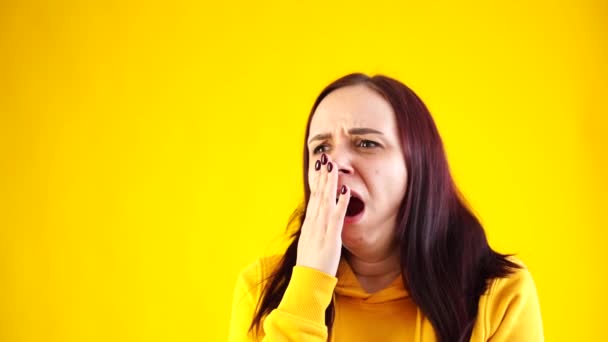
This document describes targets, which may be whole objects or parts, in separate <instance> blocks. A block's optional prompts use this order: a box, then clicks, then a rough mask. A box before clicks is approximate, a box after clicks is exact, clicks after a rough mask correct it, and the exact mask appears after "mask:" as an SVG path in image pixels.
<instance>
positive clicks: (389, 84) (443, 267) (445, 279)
mask: <svg viewBox="0 0 608 342" xmlns="http://www.w3.org/2000/svg"><path fill="white" fill-rule="evenodd" d="M357 84H363V85H366V86H368V87H369V88H371V89H372V90H374V91H376V92H378V93H379V94H380V95H381V96H383V97H384V99H385V100H386V101H387V102H389V103H390V105H391V106H392V108H393V111H394V113H395V116H396V121H397V127H398V131H399V135H400V136H399V138H400V141H401V146H403V157H404V159H405V162H406V167H407V174H408V179H407V190H406V194H405V197H404V199H403V202H402V203H401V205H400V208H399V212H398V216H397V225H396V227H395V229H396V230H395V236H396V238H397V244H398V248H399V249H400V261H401V274H402V277H403V283H404V284H405V286H406V288H407V290H408V292H409V294H410V296H411V298H412V300H413V301H414V302H415V303H416V305H417V306H418V307H419V308H420V310H421V311H422V312H423V314H424V315H425V316H426V317H427V318H428V319H429V321H430V322H431V324H432V325H433V328H434V330H435V333H436V335H437V337H438V338H439V340H440V341H443V342H451V341H467V340H469V339H470V336H471V332H472V328H473V325H474V323H475V320H476V317H477V305H478V302H479V297H480V296H481V295H482V294H483V293H484V292H485V291H486V288H487V286H488V284H489V283H490V281H491V280H492V279H494V278H499V277H505V276H507V275H508V274H510V273H511V272H512V271H513V270H514V269H516V268H519V266H518V265H517V264H515V263H513V262H511V261H510V260H508V257H509V256H510V255H505V254H499V253H497V252H495V251H494V250H492V249H491V248H490V246H489V245H488V241H487V239H486V235H485V232H484V230H483V227H482V226H481V224H480V222H479V220H478V219H477V218H476V217H475V215H474V214H473V212H472V211H471V209H470V208H469V207H468V206H467V204H466V202H465V200H464V199H463V197H462V195H461V194H460V192H459V191H458V189H457V187H456V185H455V183H454V180H453V178H452V176H451V174H450V170H449V166H448V161H447V158H446V154H445V151H444V147H443V143H442V141H441V137H440V136H439V132H438V130H437V127H436V126H435V122H434V121H433V118H432V117H431V114H430V113H429V110H428V109H427V107H426V106H425V104H424V103H423V102H422V100H421V99H420V98H419V97H418V96H417V95H416V94H415V93H414V92H413V91H412V90H411V89H409V88H408V87H407V86H406V85H404V84H402V83H401V82H399V81H397V80H395V79H392V78H389V77H386V76H383V75H376V76H373V77H369V76H367V75H364V74H360V73H355V74H350V75H347V76H344V77H342V78H340V79H338V80H336V81H334V82H333V83H331V84H330V85H328V86H327V87H326V88H325V89H323V91H322V92H321V94H320V95H319V96H318V97H317V99H316V101H315V103H314V105H313V107H312V109H311V111H310V115H309V117H308V123H307V125H306V134H305V136H304V137H305V139H307V138H308V135H309V130H310V123H311V121H312V116H313V114H314V112H315V110H316V108H317V106H318V105H319V103H320V102H321V101H322V100H323V99H324V98H325V97H326V96H327V95H328V94H329V93H331V92H332V91H334V90H336V89H338V88H342V87H346V86H351V85H357ZM308 156H309V153H308V148H307V144H306V143H304V165H303V166H304V169H303V175H304V194H305V197H304V203H303V206H301V207H299V208H298V209H296V211H295V212H294V214H293V215H292V216H291V218H290V226H291V225H292V224H294V223H295V224H296V226H297V229H296V230H295V232H293V233H292V235H291V238H292V239H293V240H292V241H291V243H290V245H289V246H288V247H287V250H286V251H285V254H284V255H283V257H282V259H281V260H280V261H279V263H278V265H277V267H276V269H275V270H274V272H273V273H272V274H271V275H270V276H269V278H268V279H267V281H266V282H265V283H264V285H263V288H262V293H261V296H260V299H259V301H258V305H257V308H256V311H255V314H254V317H253V320H252V323H251V326H250V332H253V333H254V334H257V333H258V331H259V330H260V329H261V325H262V320H263V318H264V317H265V316H266V315H268V314H269V313H270V312H271V311H272V310H273V309H275V308H277V307H278V306H279V302H280V301H281V299H282V297H283V294H284V293H285V290H286V289H287V285H288V284H289V280H290V279H291V274H292V269H293V267H294V266H295V264H296V255H297V246H298V239H299V237H300V231H301V227H302V223H303V222H304V219H305V218H306V217H305V215H306V206H307V205H308V201H309V198H310V186H309V184H308V177H307V174H308V167H309V158H308ZM333 316H334V303H333V301H332V302H331V304H330V305H329V307H328V308H327V310H326V312H325V323H326V325H327V326H328V328H329V331H330V333H331V326H332V324H333ZM404 324H406V322H404Z"/></svg>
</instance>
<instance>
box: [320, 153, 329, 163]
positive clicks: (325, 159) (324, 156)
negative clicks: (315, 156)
mask: <svg viewBox="0 0 608 342" xmlns="http://www.w3.org/2000/svg"><path fill="white" fill-rule="evenodd" d="M327 162H328V160H327V155H326V154H325V153H323V154H322V155H321V164H323V165H325V164H327Z"/></svg>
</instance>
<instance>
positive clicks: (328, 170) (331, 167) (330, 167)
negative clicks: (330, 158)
mask: <svg viewBox="0 0 608 342" xmlns="http://www.w3.org/2000/svg"><path fill="white" fill-rule="evenodd" d="M333 168H334V164H332V163H331V162H329V163H328V164H327V172H331V170H332V169H333Z"/></svg>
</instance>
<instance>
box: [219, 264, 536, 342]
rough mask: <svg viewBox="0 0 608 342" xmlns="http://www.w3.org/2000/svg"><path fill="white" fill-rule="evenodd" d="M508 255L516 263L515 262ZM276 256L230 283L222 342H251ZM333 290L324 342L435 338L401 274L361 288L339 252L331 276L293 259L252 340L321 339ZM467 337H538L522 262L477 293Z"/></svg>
mask: <svg viewBox="0 0 608 342" xmlns="http://www.w3.org/2000/svg"><path fill="white" fill-rule="evenodd" d="M512 260H513V261H514V262H516V263H518V264H520V265H522V266H523V264H522V263H521V261H519V260H517V259H515V258H512ZM278 261H279V257H278V256H275V257H267V258H262V259H260V260H258V261H256V262H255V263H253V264H251V265H250V266H249V267H247V268H245V269H244V270H243V271H242V272H241V274H240V276H239V278H238V280H237V284H236V288H235V293H234V302H233V306H232V317H231V322H230V332H229V341H230V342H246V341H255V339H254V338H253V337H252V336H251V335H250V334H248V329H249V325H250V324H251V320H252V318H253V314H254V311H255V308H256V305H257V302H258V298H259V296H260V292H261V289H262V286H261V281H262V280H263V279H266V278H267V277H268V275H269V274H270V273H271V272H272V271H273V269H274V267H275V266H276V264H277V262H278ZM334 295H335V316H334V324H333V327H332V332H331V336H330V341H334V342H343V341H344V342H346V341H348V342H356V341H387V342H391V341H399V342H404V341H415V342H430V341H437V337H436V335H435V332H434V330H433V327H432V325H431V323H430V321H429V320H428V319H427V318H426V317H425V316H424V315H423V313H422V312H421V311H420V310H419V309H418V307H417V306H416V304H415V303H414V302H413V301H412V299H411V298H410V297H409V295H408V293H407V291H406V290H405V287H404V286H403V281H402V279H401V276H399V277H397V278H396V279H395V280H394V281H393V282H392V283H391V284H390V285H389V286H388V287H386V288H385V289H383V290H380V291H378V292H375V293H372V294H370V293H367V292H365V290H363V289H362V288H361V285H360V284H359V282H358V280H357V278H356V276H355V274H354V273H353V271H352V269H351V268H350V265H349V264H348V262H346V261H345V260H344V258H343V259H342V260H341V261H340V265H339V267H338V273H337V275H336V277H333V276H330V275H328V274H326V273H323V272H320V271H317V270H314V269H311V268H307V267H302V266H295V267H294V269H293V274H292V277H291V280H290V282H289V285H288V287H287V290H286V291H285V295H284V296H283V299H282V300H281V303H280V304H279V307H278V308H277V309H275V310H273V311H272V312H271V313H270V314H269V315H268V316H267V317H266V318H265V319H264V321H263V327H264V329H263V331H261V332H260V334H259V337H258V338H259V340H260V341H264V342H275V341H310V342H317V341H319V342H320V341H327V338H328V332H327V327H326V326H325V309H326V308H327V306H328V305H329V303H330V301H331V299H332V296H334ZM471 341H472V342H480V341H493V342H501V341H516V342H520V341H522V342H523V341H532V342H536V341H544V338H543V327H542V321H541V316H540V308H539V304H538V298H537V294H536V288H535V286H534V282H533V280H532V277H531V276H530V273H529V272H528V270H527V269H525V268H523V269H519V270H517V271H515V273H513V274H511V275H510V276H509V277H507V278H499V279H495V280H494V281H493V282H492V283H491V285H490V286H489V287H488V290H487V291H486V293H485V294H484V295H482V296H481V297H480V299H479V309H478V316H477V321H476V323H475V326H474V328H473V333H472V335H471Z"/></svg>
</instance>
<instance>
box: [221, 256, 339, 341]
mask: <svg viewBox="0 0 608 342" xmlns="http://www.w3.org/2000/svg"><path fill="white" fill-rule="evenodd" d="M262 268H263V267H262V264H261V263H260V262H258V263H256V264H255V265H253V266H250V267H248V268H247V269H245V270H244V271H243V272H241V274H240V276H239V278H238V280H237V284H236V286H235V292H234V299H233V305H232V316H231V320H230V331H229V338H228V340H229V341H230V342H249V341H255V340H256V339H255V338H254V337H253V336H252V335H251V334H250V333H249V326H250V325H251V321H252V319H253V314H254V312H255V308H256V305H257V302H258V299H259V296H260V294H261V289H262V287H261V285H256V284H260V283H261V280H262V279H264V278H263V272H262ZM336 283H337V278H335V277H332V276H330V275H328V274H326V273H323V272H320V271H318V270H315V269H311V268H308V267H303V266H295V267H294V269H293V273H292V276H291V280H290V281H289V285H288V286H287V290H286V291H285V294H284V296H283V299H282V300H281V303H280V304H279V307H278V308H276V309H274V310H273V311H272V312H271V313H270V314H269V315H268V316H267V317H266V318H265V319H264V320H263V331H261V332H260V333H259V334H258V338H259V339H260V340H262V341H264V342H275V341H312V342H315V341H319V342H320V341H327V326H326V325H325V309H326V308H327V307H328V306H329V303H330V301H331V298H332V295H333V291H334V288H335V286H336Z"/></svg>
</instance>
